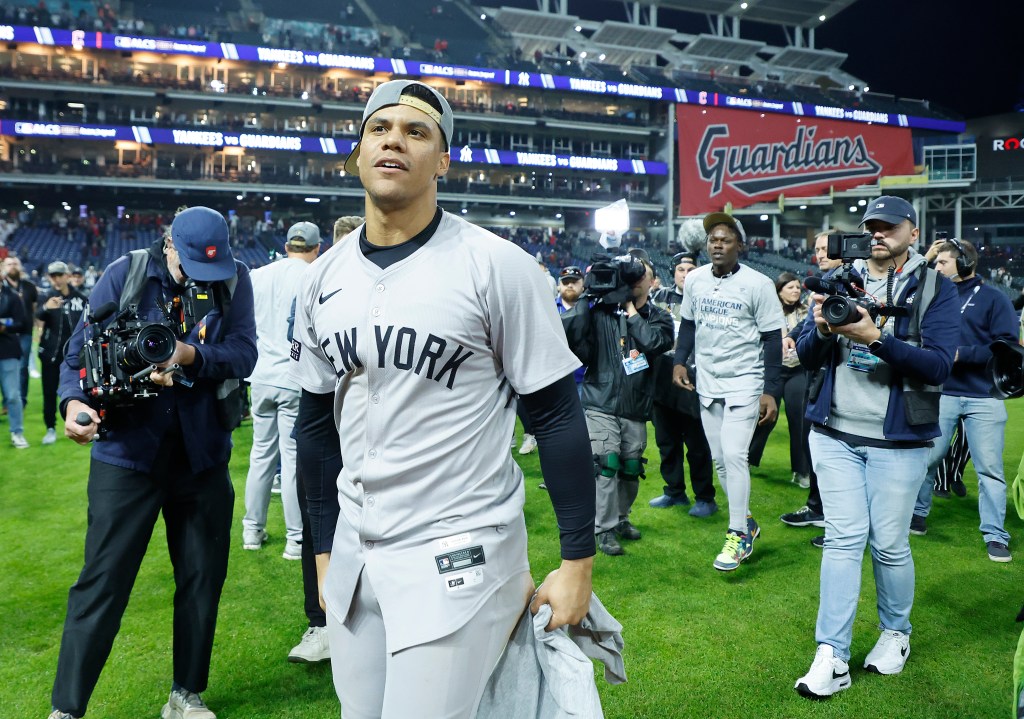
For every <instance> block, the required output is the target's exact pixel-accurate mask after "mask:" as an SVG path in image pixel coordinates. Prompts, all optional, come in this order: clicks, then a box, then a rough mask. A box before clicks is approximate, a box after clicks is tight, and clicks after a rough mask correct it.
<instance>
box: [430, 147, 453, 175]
mask: <svg viewBox="0 0 1024 719" xmlns="http://www.w3.org/2000/svg"><path fill="white" fill-rule="evenodd" d="M451 162H452V156H451V153H448V152H443V153H441V157H440V158H438V161H437V172H436V173H434V177H435V179H436V178H439V177H444V176H445V175H447V174H448V167H449V166H450V165H451Z"/></svg>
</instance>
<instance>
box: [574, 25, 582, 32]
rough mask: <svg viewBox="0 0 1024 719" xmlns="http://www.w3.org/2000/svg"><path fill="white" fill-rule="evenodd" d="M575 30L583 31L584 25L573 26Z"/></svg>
mask: <svg viewBox="0 0 1024 719" xmlns="http://www.w3.org/2000/svg"><path fill="white" fill-rule="evenodd" d="M573 30H575V31H576V32H583V26H582V25H577V26H576V27H574V28H573Z"/></svg>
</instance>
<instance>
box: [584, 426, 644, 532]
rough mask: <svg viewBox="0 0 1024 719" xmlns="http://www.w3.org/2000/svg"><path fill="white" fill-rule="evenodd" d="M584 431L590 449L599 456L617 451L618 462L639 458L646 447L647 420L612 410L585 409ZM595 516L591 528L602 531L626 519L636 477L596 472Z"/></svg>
mask: <svg viewBox="0 0 1024 719" xmlns="http://www.w3.org/2000/svg"><path fill="white" fill-rule="evenodd" d="M585 414H586V418H587V432H588V433H589V434H590V451H591V452H593V453H594V454H595V455H597V456H598V457H604V456H606V455H609V454H611V453H613V452H615V453H617V454H618V455H619V463H620V465H621V464H622V461H623V460H625V459H627V458H633V459H640V458H642V457H643V456H644V450H645V449H647V423H646V422H641V421H639V420H635V419H624V418H622V417H616V416H615V415H613V414H607V413H605V412H598V411H596V410H592V409H588V410H586V412H585ZM596 481H597V517H596V518H595V520H594V532H595V533H596V534H601V533H602V532H607V531H609V530H612V529H615V526H616V525H617V524H618V523H619V522H624V521H626V520H627V519H629V511H630V509H631V508H632V507H633V502H634V501H636V495H637V493H638V492H639V491H640V481H639V479H636V480H632V481H624V480H621V479H619V478H618V477H605V476H604V475H603V474H601V473H600V472H597V478H596Z"/></svg>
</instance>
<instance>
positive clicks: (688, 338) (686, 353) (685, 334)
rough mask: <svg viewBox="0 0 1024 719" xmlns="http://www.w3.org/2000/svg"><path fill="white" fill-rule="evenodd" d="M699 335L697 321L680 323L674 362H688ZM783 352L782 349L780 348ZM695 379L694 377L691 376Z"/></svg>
mask: <svg viewBox="0 0 1024 719" xmlns="http://www.w3.org/2000/svg"><path fill="white" fill-rule="evenodd" d="M696 337H697V323H696V322H694V321H693V320H683V321H682V322H680V323H679V338H678V339H677V340H676V357H675V361H674V362H673V364H686V360H688V359H690V354H691V353H692V352H693V344H694V341H695V340H696ZM779 351H780V352H781V350H779ZM690 379H691V380H692V379H693V378H692V377H691V378H690Z"/></svg>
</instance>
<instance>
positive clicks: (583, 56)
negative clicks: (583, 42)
mask: <svg viewBox="0 0 1024 719" xmlns="http://www.w3.org/2000/svg"><path fill="white" fill-rule="evenodd" d="M586 59H587V51H586V50H584V51H583V52H581V53H580V60H586Z"/></svg>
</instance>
